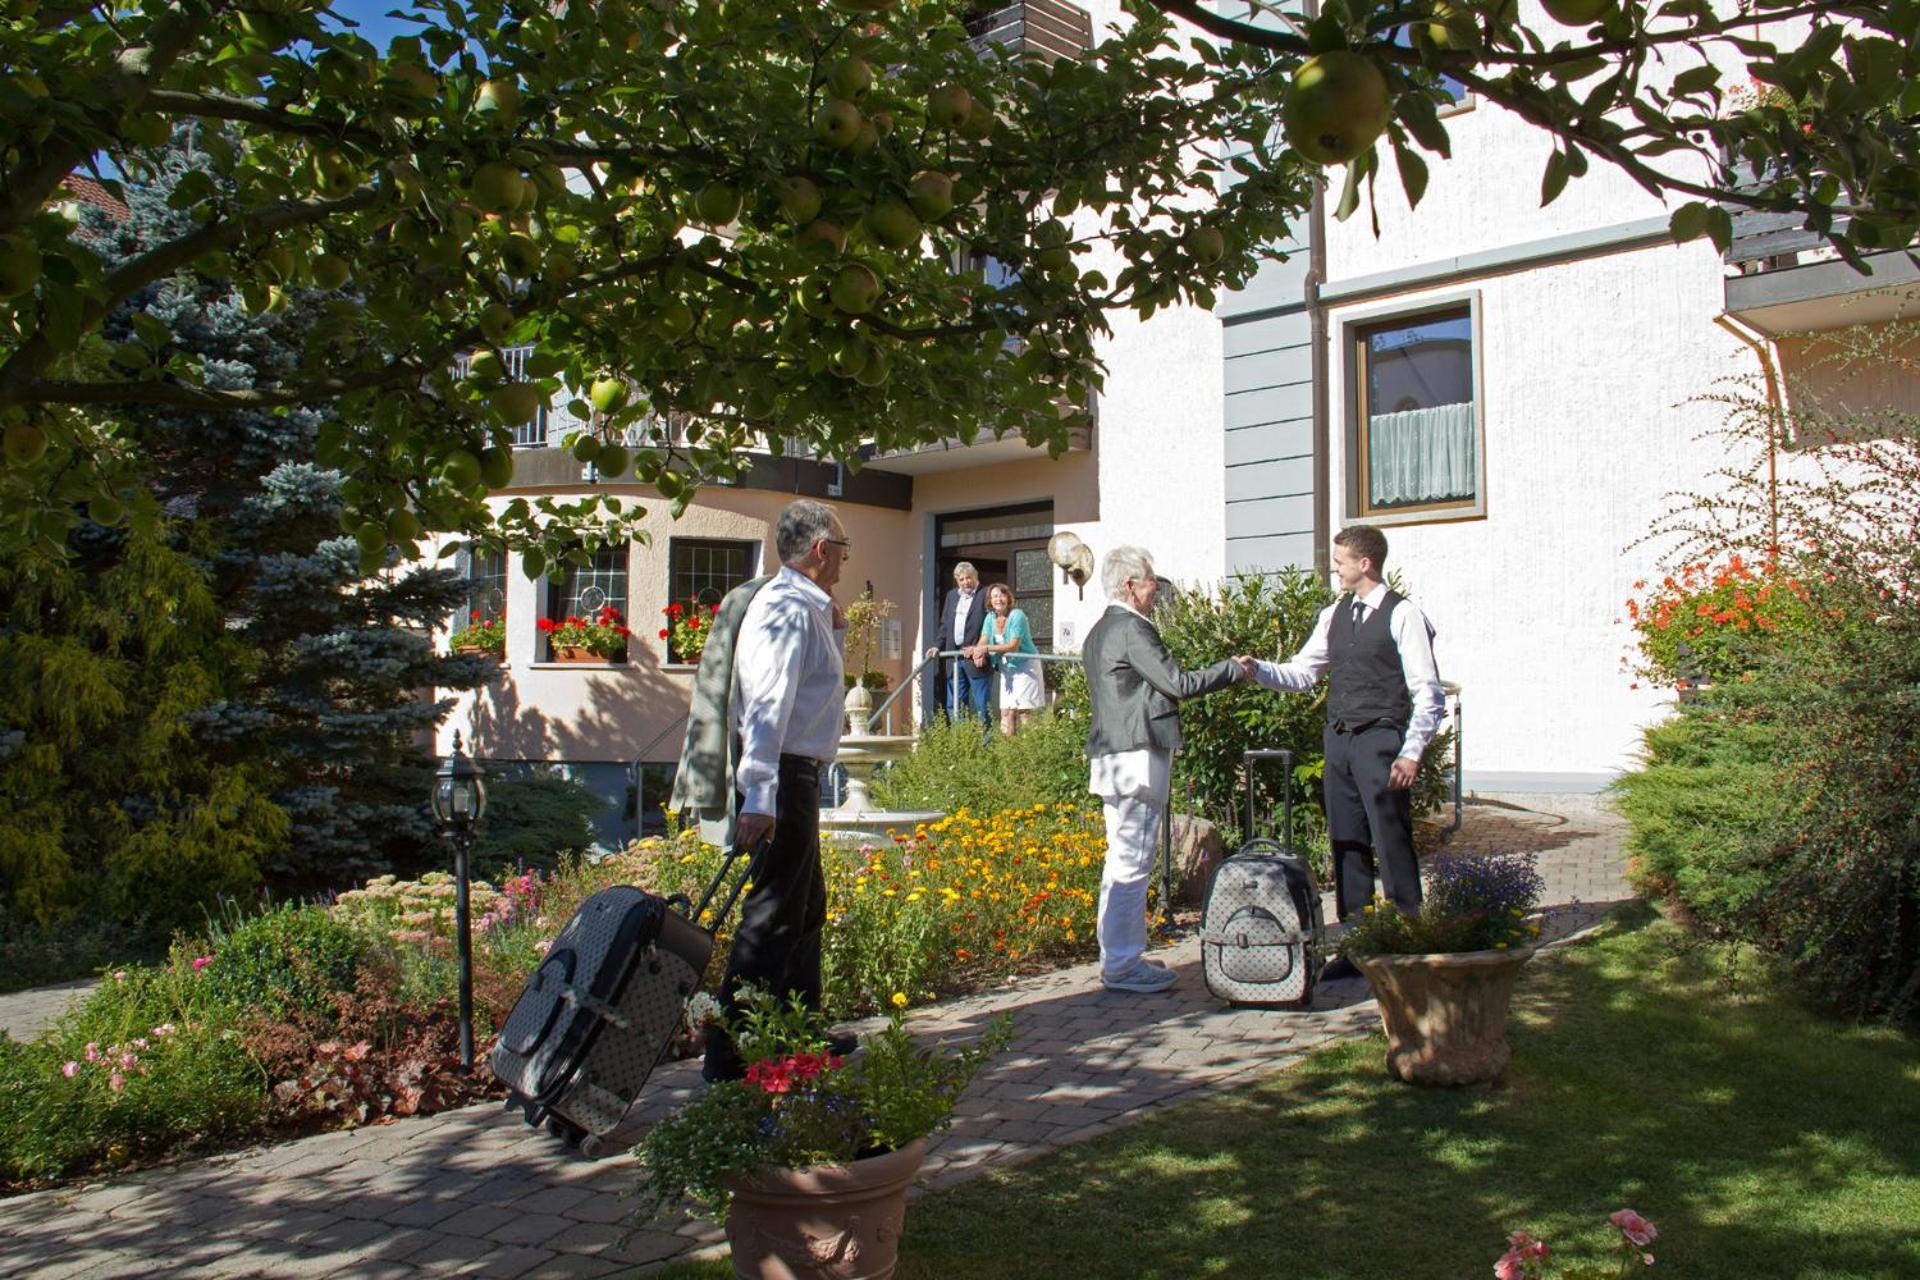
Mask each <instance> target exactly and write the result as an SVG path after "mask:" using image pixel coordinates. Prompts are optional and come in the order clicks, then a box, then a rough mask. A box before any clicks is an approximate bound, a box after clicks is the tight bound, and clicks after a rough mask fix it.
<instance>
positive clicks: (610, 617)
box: [535, 604, 633, 658]
mask: <svg viewBox="0 0 1920 1280" xmlns="http://www.w3.org/2000/svg"><path fill="white" fill-rule="evenodd" d="M535 625H537V626H538V627H539V628H540V634H542V635H544V636H545V637H546V638H547V643H548V644H549V645H551V646H552V647H553V648H554V649H556V650H559V649H585V650H586V651H587V652H588V653H591V654H596V655H598V656H599V657H602V658H624V657H626V656H627V640H628V638H629V637H630V636H632V635H633V632H632V630H630V629H629V628H628V626H627V624H626V619H625V618H623V617H622V616H621V614H620V611H619V610H618V609H616V608H614V607H613V606H612V605H610V604H608V605H602V606H600V608H599V609H598V610H597V611H596V612H594V613H591V614H589V615H587V616H586V617H584V618H579V617H573V616H571V615H569V616H568V617H565V618H561V619H554V618H542V619H540V621H539V622H538V623H536V624H535Z"/></svg>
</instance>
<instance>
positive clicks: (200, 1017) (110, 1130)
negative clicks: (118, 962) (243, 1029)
mask: <svg viewBox="0 0 1920 1280" xmlns="http://www.w3.org/2000/svg"><path fill="white" fill-rule="evenodd" d="M242 1012H243V1011H242V1010H239V1009H236V1008H234V1007H233V1006H231V1005H229V1004H225V1003H223V1002H221V1001H219V1000H217V999H210V998H209V993H208V991H207V989H206V987H205V984H204V982H203V980H202V979H201V975H200V973H199V972H198V971H196V970H195V969H194V968H193V967H192V964H191V961H190V959H189V958H188V957H186V956H184V955H183V956H180V957H178V958H176V960H175V961H173V962H170V963H168V964H163V965H157V966H150V967H136V966H130V967H128V968H126V969H122V970H115V971H113V972H111V973H109V974H108V975H107V977H106V978H105V980H104V981H103V982H102V983H101V985H100V986H99V988H97V989H96V990H95V991H94V992H93V993H92V994H91V995H90V996H89V997H88V999H87V1000H86V1001H85V1003H83V1004H82V1005H81V1006H79V1007H78V1008H76V1009H74V1010H72V1011H71V1012H69V1013H68V1014H67V1015H66V1016H65V1017H63V1018H61V1019H60V1020H59V1021H58V1022H56V1023H55V1024H54V1025H53V1026H51V1027H49V1028H48V1029H47V1030H46V1031H44V1032H43V1033H42V1034H41V1035H39V1036H38V1037H36V1038H35V1039H34V1040H32V1041H31V1042H30V1043H27V1044H20V1043H18V1042H16V1041H13V1040H10V1039H8V1038H7V1037H4V1036H0V1096H4V1097H5V1098H6V1100H7V1105H6V1106H5V1107H0V1185H8V1184H20V1183H29V1182H32V1181H35V1180H40V1179H46V1178H52V1177H58V1176H63V1175H71V1174H74V1173H79V1172H83V1171H85V1170H89V1169H95V1168H111V1167H114V1166H117V1165H123V1164H126V1163H129V1162H131V1161H135V1160H139V1159H150V1158H153V1157H156V1156H160V1155H166V1154H171V1153H173V1152H177V1151H181V1150H186V1149H191V1148H194V1147H197V1146H203V1145H207V1144H217V1143H220V1142H223V1141H229V1140H231V1139H232V1138H234V1137H237V1136H240V1135H244V1134H245V1133H247V1132H249V1131H250V1130H251V1129H253V1128H254V1127H255V1126H256V1125H257V1124H258V1122H259V1120H260V1117H261V1116H262V1115H263V1114H264V1113H265V1105H266V1093H265V1082H264V1080H263V1078H262V1076H261V1073H260V1069H259V1068H258V1067H257V1066H256V1065H255V1064H254V1063H253V1062H252V1060H251V1059H250V1058H249V1057H248V1055H247V1052H246V1049H245V1047H244V1046H243V1045H242V1043H241V1040H240V1033H239V1031H238V1030H237V1027H238V1025H239V1022H240V1015H241V1014H242Z"/></svg>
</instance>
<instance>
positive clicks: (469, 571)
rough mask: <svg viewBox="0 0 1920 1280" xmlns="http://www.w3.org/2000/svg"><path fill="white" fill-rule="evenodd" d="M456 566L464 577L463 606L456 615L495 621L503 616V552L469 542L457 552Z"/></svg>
mask: <svg viewBox="0 0 1920 1280" xmlns="http://www.w3.org/2000/svg"><path fill="white" fill-rule="evenodd" d="M460 570H461V572H462V573H464V574H465V575H466V578H467V601H466V607H465V608H464V609H462V610H461V611H460V616H461V617H462V618H465V619H467V620H468V621H470V622H496V621H498V620H499V619H501V618H504V617H506V615H507V556H506V553H505V552H504V551H488V550H486V549H484V548H478V547H474V546H473V545H471V544H469V545H468V546H466V547H465V548H463V549H462V550H461V552H460Z"/></svg>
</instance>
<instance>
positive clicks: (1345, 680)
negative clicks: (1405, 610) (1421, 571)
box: [1327, 591, 1413, 729]
mask: <svg viewBox="0 0 1920 1280" xmlns="http://www.w3.org/2000/svg"><path fill="white" fill-rule="evenodd" d="M1400 598H1401V597H1400V593H1399V592H1397V591H1389V592H1387V594H1386V597H1385V598H1384V599H1383V600H1381V601H1380V607H1379V608H1378V609H1370V610H1368V611H1367V617H1366V620H1365V621H1364V622H1362V623H1361V624H1360V625H1359V626H1358V627H1356V626H1354V625H1353V597H1352V596H1351V595H1345V596H1341V597H1340V599H1339V601H1338V602H1337V603H1336V604H1335V605H1334V607H1333V618H1332V620H1331V621H1330V622H1329V624H1328V626H1327V659H1328V671H1327V721H1328V723H1330V724H1344V725H1346V726H1347V727H1348V728H1352V727H1354V726H1356V725H1363V724H1367V723H1370V722H1372V721H1375V720H1384V721H1386V722H1388V723H1389V724H1394V725H1398V726H1400V727H1401V728H1402V729H1404V728H1405V727H1406V725H1407V722H1408V721H1410V720H1411V719H1413V698H1412V696H1411V695H1409V694H1408V693H1407V677H1406V674H1405V673H1404V672H1403V671H1402V670H1401V668H1400V650H1399V649H1398V648H1397V647H1396V646H1395V645H1394V643H1393V631H1392V629H1391V627H1390V626H1389V624H1390V623H1391V622H1392V620H1393V607H1394V606H1395V605H1397V604H1399V603H1400Z"/></svg>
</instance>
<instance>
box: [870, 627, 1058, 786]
mask: <svg viewBox="0 0 1920 1280" xmlns="http://www.w3.org/2000/svg"><path fill="white" fill-rule="evenodd" d="M1048 665H1049V666H1060V667H1065V668H1067V669H1068V670H1067V671H1066V672H1065V673H1063V676H1062V680H1061V693H1060V697H1059V699H1058V700H1057V701H1056V702H1055V704H1054V707H1053V710H1052V711H1050V712H1046V713H1043V714H1040V715H1037V716H1035V717H1033V718H1032V719H1031V720H1029V721H1027V723H1026V724H1025V725H1024V726H1022V728H1021V729H1020V731H1019V732H1018V733H1015V734H1012V735H1010V736H1009V735H1005V734H1001V733H997V732H996V733H993V734H990V735H989V734H982V733H981V731H980V726H979V725H978V724H976V723H973V722H971V721H966V720H961V721H959V722H957V723H954V724H946V723H941V724H935V725H930V726H928V727H927V728H925V729H923V730H921V732H920V740H919V741H918V742H917V743H916V744H915V745H914V749H913V754H912V755H910V756H908V757H907V758H906V759H904V760H901V761H899V762H897V763H895V764H893V765H891V766H889V767H888V768H887V769H886V770H885V771H883V772H882V773H881V774H880V775H879V776H878V777H876V778H875V779H874V783H873V794H874V798H875V801H876V802H877V803H879V804H880V805H882V806H884V807H886V808H889V809H934V810H938V811H939V812H941V813H956V812H958V811H959V810H961V809H970V810H972V811H973V812H975V813H994V812H997V811H999V810H1002V809H1022V808H1026V807H1027V806H1029V805H1036V804H1079V803H1081V802H1082V801H1083V800H1085V798H1086V795H1087V713H1086V705H1087V703H1086V687H1087V681H1086V676H1085V675H1084V674H1083V673H1082V672H1081V670H1080V668H1079V666H1078V664H1069V663H1057V664H1056V663H1049V664H1048Z"/></svg>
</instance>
